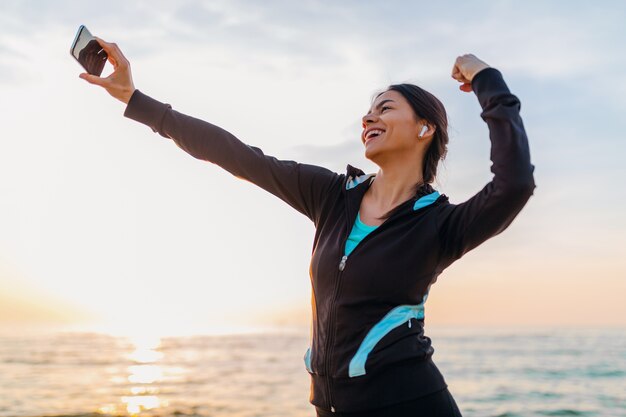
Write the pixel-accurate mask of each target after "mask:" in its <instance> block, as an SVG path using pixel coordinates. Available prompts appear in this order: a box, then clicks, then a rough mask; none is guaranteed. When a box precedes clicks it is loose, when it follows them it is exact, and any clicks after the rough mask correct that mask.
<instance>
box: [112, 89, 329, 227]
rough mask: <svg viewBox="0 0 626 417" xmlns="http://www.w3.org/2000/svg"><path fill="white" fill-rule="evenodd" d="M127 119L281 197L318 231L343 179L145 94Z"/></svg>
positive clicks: (134, 98) (133, 99) (130, 105)
mask: <svg viewBox="0 0 626 417" xmlns="http://www.w3.org/2000/svg"><path fill="white" fill-rule="evenodd" d="M124 116H125V117H127V118H130V119H132V120H135V121H138V122H140V123H143V124H145V125H147V126H149V127H150V128H151V129H152V130H153V131H154V132H156V133H158V134H160V135H161V136H163V137H165V138H169V139H172V140H173V141H174V142H175V143H176V145H178V147H179V148H181V149H183V150H184V151H185V152H187V153H189V154H190V155H191V156H193V157H195V158H197V159H201V160H204V161H208V162H211V163H213V164H217V165H218V166H220V167H222V168H224V169H225V170H226V171H228V172H230V173H231V174H233V175H234V176H236V177H238V178H240V179H243V180H246V181H249V182H251V183H253V184H256V185H257V186H259V187H261V188H263V189H265V190H266V191H268V192H270V193H272V194H274V195H275V196H277V197H279V198H280V199H282V200H283V201H285V202H286V203H288V204H289V205H290V206H291V207H293V208H295V209H296V210H298V211H299V212H300V213H302V214H304V215H306V216H307V217H308V218H309V219H311V221H313V222H314V223H315V225H316V226H317V224H318V222H319V216H320V213H321V205H322V204H323V201H324V199H325V198H326V196H327V195H328V193H329V192H330V190H331V188H332V186H333V185H334V184H336V183H337V180H339V179H340V178H339V177H340V176H339V174H337V173H335V172H332V171H330V170H329V169H326V168H324V167H320V166H316V165H309V164H302V163H298V162H295V161H289V160H279V159H276V158H275V157H273V156H269V155H265V154H264V153H263V151H262V150H261V149H259V148H257V147H254V146H250V145H247V144H245V143H243V142H242V141H241V140H239V139H238V138H236V137H235V136H234V135H232V134H231V133H229V132H227V131H226V130H224V129H222V128H220V127H218V126H215V125H213V124H211V123H208V122H205V121H203V120H200V119H197V118H194V117H192V116H188V115H185V114H182V113H180V112H178V111H176V110H173V109H172V106H171V105H170V104H167V103H162V102H160V101H158V100H155V99H153V98H152V97H149V96H147V95H145V94H143V93H142V92H141V91H139V90H135V92H134V93H133V95H132V96H131V98H130V100H129V102H128V104H127V106H126V110H125V111H124Z"/></svg>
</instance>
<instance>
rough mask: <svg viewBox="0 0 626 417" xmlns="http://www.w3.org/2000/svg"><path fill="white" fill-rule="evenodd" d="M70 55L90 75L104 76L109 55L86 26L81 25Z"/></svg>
mask: <svg viewBox="0 0 626 417" xmlns="http://www.w3.org/2000/svg"><path fill="white" fill-rule="evenodd" d="M70 54H72V56H73V57H74V58H75V59H76V60H77V61H78V63H79V64H80V65H82V66H83V68H85V70H86V71H87V72H88V73H89V74H93V75H97V76H98V77H99V76H100V74H102V70H103V69H104V64H106V62H107V59H108V55H107V53H106V52H105V51H104V49H102V47H101V46H100V44H99V43H98V41H97V40H96V38H94V36H93V35H92V34H91V32H89V31H88V30H87V28H86V27H85V25H80V27H79V28H78V31H77V32H76V37H75V38H74V42H73V43H72V47H71V48H70Z"/></svg>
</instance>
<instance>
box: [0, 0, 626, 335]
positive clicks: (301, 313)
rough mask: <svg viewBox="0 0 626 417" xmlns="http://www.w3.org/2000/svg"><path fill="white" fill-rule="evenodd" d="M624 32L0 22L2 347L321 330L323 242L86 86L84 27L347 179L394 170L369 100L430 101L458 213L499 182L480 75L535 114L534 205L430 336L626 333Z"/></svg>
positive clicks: (422, 22)
mask: <svg viewBox="0 0 626 417" xmlns="http://www.w3.org/2000/svg"><path fill="white" fill-rule="evenodd" d="M625 20H626V6H624V4H623V3H622V2H618V1H614V2H610V1H609V2H603V3H601V5H598V4H594V5H592V4H591V3H588V2H572V1H553V2H541V1H529V2H514V1H475V2H461V1H454V2H451V1H448V2H414V1H394V0H389V1H386V2H384V4H381V3H380V2H373V1H371V2H370V1H341V2H331V1H298V2H290V1H258V0H256V1H253V0H250V1H231V0H228V1H226V0H223V1H195V0H194V1H191V0H190V1H177V2H171V1H154V0H150V1H148V0H141V1H121V0H112V1H109V2H107V4H106V7H105V6H104V3H102V2H94V1H67V0H61V1H54V2H53V1H10V0H9V1H3V2H2V3H1V4H0V89H1V90H0V91H1V94H0V114H1V115H2V116H0V117H1V121H2V127H3V129H2V135H1V136H0V196H1V197H0V329H2V328H7V329H8V328H16V327H17V328H19V329H23V328H26V327H27V326H34V327H37V326H39V327H42V328H50V327H51V326H86V327H89V328H96V327H97V326H103V327H105V328H108V329H115V330H118V331H124V330H128V331H132V329H136V328H139V327H141V328H146V327H150V328H153V329H154V331H158V332H161V333H163V334H166V333H174V332H188V333H194V332H209V331H216V330H215V329H220V328H221V329H223V328H233V327H234V326H265V325H280V326H287V325H289V326H292V325H293V326H304V327H307V326H308V325H309V323H310V319H311V312H310V308H311V306H310V292H311V284H310V278H309V261H310V253H311V249H312V242H313V236H314V232H315V230H314V226H313V224H312V223H311V222H310V220H309V219H307V218H306V217H305V216H303V215H302V214H300V213H299V212H297V211H295V210H294V209H292V208H291V207H289V206H288V205H286V204H285V203H284V202H282V201H281V200H279V199H278V198H276V197H274V196H273V195H271V194H269V193H267V192H265V191H264V190H262V189H260V188H258V187H256V186H255V185H254V184H251V183H248V182H246V181H243V180H240V179H238V178H235V177H234V176H232V175H230V174H229V173H228V172H226V171H224V170H223V169H221V168H220V167H219V166H217V165H214V164H212V163H209V162H205V161H200V160H197V159H195V158H193V157H192V156H190V155H189V154H187V153H185V152H184V151H183V150H182V149H180V148H178V147H177V146H176V145H175V144H174V142H173V141H172V140H170V139H167V138H164V137H162V136H160V135H158V134H156V133H154V132H153V131H152V130H151V129H150V128H148V127H147V126H145V125H142V124H139V123H137V122H135V121H133V120H130V119H128V118H125V117H124V116H123V113H124V110H125V104H124V103H122V102H120V101H118V100H116V99H114V98H113V97H111V96H110V95H108V94H107V92H106V91H105V90H103V89H102V88H100V87H98V86H95V85H91V84H88V83H87V82H85V81H84V80H82V79H80V78H78V75H79V74H80V73H81V72H83V69H82V67H80V65H79V64H78V62H76V61H75V60H74V58H72V56H71V55H70V53H69V49H70V46H71V43H72V41H73V39H74V36H75V33H76V31H77V29H78V26H79V25H81V24H84V25H86V26H87V28H88V29H89V30H90V31H91V32H92V33H93V34H95V35H96V36H99V37H100V38H102V39H104V40H105V41H108V42H115V43H117V44H118V46H119V47H120V49H121V50H122V52H123V53H124V55H125V56H126V57H127V59H128V60H129V61H130V63H131V70H132V75H133V80H134V83H135V87H136V88H138V89H140V90H141V91H142V92H144V93H145V94H148V95H149V96H151V97H153V98H155V99H157V100H160V101H162V102H166V103H169V104H171V105H172V106H173V108H174V109H176V110H177V111H180V112H182V113H185V114H189V115H192V116H194V117H197V118H200V119H203V120H206V121H209V122H211V123H214V124H217V125H218V126H221V127H223V128H225V129H226V130H228V131H230V132H231V133H233V134H234V135H235V136H237V137H238V138H239V139H241V140H242V141H244V142H245V143H248V144H251V145H254V146H257V147H259V148H261V149H262V150H263V151H264V152H265V153H266V154H267V155H272V156H276V157H278V158H279V159H284V160H296V161H299V162H303V163H310V164H317V165H322V166H325V167H327V168H329V169H332V170H334V171H335V172H338V173H344V172H345V169H346V165H347V164H351V165H353V166H357V167H360V168H361V169H363V170H364V171H365V172H376V171H377V169H378V168H377V166H376V165H374V164H373V163H372V162H371V161H369V160H367V159H366V158H365V157H364V149H363V145H362V143H361V142H360V132H361V118H362V116H363V115H364V114H365V112H366V110H367V109H368V108H369V105H370V99H371V97H372V95H373V94H374V93H376V92H378V91H381V90H382V89H384V88H385V87H386V86H388V85H389V84H392V83H399V82H410V83H414V84H417V85H420V86H421V87H422V88H425V89H426V90H428V91H430V92H431V93H433V94H434V95H435V96H437V97H438V98H439V99H440V100H441V101H442V102H443V103H444V105H445V107H446V110H447V113H448V119H449V123H450V129H449V134H450V144H449V147H448V155H447V157H446V159H445V161H444V162H443V163H442V164H440V167H439V171H438V178H437V180H436V181H435V183H434V184H433V186H434V188H435V189H437V190H438V191H439V192H440V193H444V194H446V195H448V196H449V198H450V201H451V202H452V203H461V202H463V201H465V200H466V199H468V198H470V197H471V196H472V195H474V194H475V193H476V192H478V191H479V190H481V189H482V188H483V186H484V185H485V184H486V183H487V182H489V181H490V180H491V179H492V176H493V174H492V173H491V171H490V166H491V161H490V159H489V151H490V141H489V132H488V129H487V125H486V123H485V122H484V121H483V120H482V119H481V118H480V112H481V108H480V104H479V103H478V100H477V99H476V96H475V95H474V94H473V93H470V94H468V93H465V92H462V91H460V90H459V88H458V86H459V83H458V82H457V81H455V80H453V79H452V78H451V76H450V74H451V70H452V67H453V64H454V61H455V59H456V58H457V56H459V55H463V54H466V53H472V54H474V55H476V56H477V57H478V58H480V59H481V60H483V61H485V62H486V63H488V64H489V65H490V66H492V67H495V68H497V69H499V70H500V71H501V72H502V74H503V76H504V79H505V81H506V83H507V85H508V86H509V88H510V90H511V92H512V93H513V94H515V95H516V96H517V97H518V98H519V99H520V101H521V103H522V104H521V116H522V119H523V122H524V126H525V128H526V131H527V134H528V137H529V143H530V151H531V162H532V163H533V165H535V171H534V175H535V183H536V185H537V187H536V189H535V191H534V195H533V196H532V197H531V198H530V200H529V202H528V203H527V205H526V206H525V207H524V209H523V210H522V212H521V213H520V215H519V216H518V217H517V218H516V219H515V221H514V222H513V223H512V224H511V225H510V226H509V228H508V229H507V230H506V231H505V232H503V233H502V234H500V235H498V236H495V237H493V238H491V239H490V240H488V241H487V242H485V243H484V244H482V245H481V246H480V247H478V248H476V249H474V250H473V251H471V252H469V253H467V254H466V255H465V256H464V257H463V258H462V259H460V260H458V261H457V262H456V263H454V264H453V265H452V266H450V267H449V268H448V269H447V270H446V271H444V273H443V274H442V275H441V276H440V277H439V278H438V280H437V283H436V284H435V286H433V288H432V289H431V292H430V295H429V298H428V302H427V305H426V325H427V327H428V326H444V325H460V326H544V325H557V326H580V325H589V326H624V325H626V304H625V303H623V299H624V295H626V283H625V279H624V278H625V277H626V260H625V258H626V256H625V255H626V252H625V248H626V245H625V243H626V242H625V238H624V231H626V227H625V226H626V220H624V215H623V213H625V212H626V192H625V189H626V187H624V180H626V168H625V165H624V163H623V160H624V156H626V141H624V139H623V132H624V130H625V128H626V118H625V117H624V116H623V115H624V114H625V112H626V100H624V96H625V95H626V71H625V70H624V68H626V54H624V49H623V39H625V38H626V33H625V32H626V28H625V27H624V25H623V22H624V21H625ZM112 70H113V68H112V66H111V65H110V64H107V66H106V67H105V69H104V73H103V76H107V75H108V74H110V73H111V72H112ZM107 326H108V327H107ZM112 331H113V330H112Z"/></svg>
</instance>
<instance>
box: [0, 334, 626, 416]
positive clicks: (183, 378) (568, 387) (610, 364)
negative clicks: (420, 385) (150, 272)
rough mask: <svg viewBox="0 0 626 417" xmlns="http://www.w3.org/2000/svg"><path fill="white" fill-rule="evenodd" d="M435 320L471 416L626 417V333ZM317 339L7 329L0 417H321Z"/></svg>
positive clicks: (441, 360) (446, 371)
mask: <svg viewBox="0 0 626 417" xmlns="http://www.w3.org/2000/svg"><path fill="white" fill-rule="evenodd" d="M430 327H431V328H429V326H428V324H427V325H426V335H427V336H429V337H430V338H431V339H432V343H433V347H434V349H435V353H434V355H433V360H434V362H435V364H436V365H437V366H438V367H439V369H440V370H441V372H442V373H443V375H444V377H445V379H446V381H447V383H448V389H449V390H450V392H451V393H452V395H453V397H454V398H455V400H456V402H457V404H458V406H459V408H460V410H461V412H462V414H463V416H465V417H539V416H590V417H591V416H598V417H600V416H602V417H618V416H619V417H624V416H626V328H619V327H604V328H598V327H571V326H570V327H542V328H537V327H516V328H512V327H506V328H504V327H475V326H430ZM308 336H309V328H308V327H304V328H303V327H276V328H267V327H266V328H262V329H256V330H254V329H253V330H250V329H248V330H245V331H241V332H236V331H235V332H226V333H223V334H195V335H177V336H159V335H156V334H154V332H153V333H152V334H150V333H146V334H141V332H139V333H135V334H130V335H119V334H118V335H114V334H107V333H103V332H94V331H84V330H81V331H76V330H55V331H37V332H23V331H11V332H4V333H0V417H40V416H64V417H106V416H177V417H186V416H189V417H191V416H193V417H196V416H197V417H222V416H223V417H226V416H228V417H265V416H267V417H269V416H273V417H274V416H290V417H305V416H307V417H315V408H314V406H313V405H311V404H310V403H309V401H308V400H309V389H310V379H309V375H308V373H307V372H306V369H305V367H304V361H303V357H304V353H305V351H306V348H307V345H308Z"/></svg>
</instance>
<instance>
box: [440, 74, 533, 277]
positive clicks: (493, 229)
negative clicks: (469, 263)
mask: <svg viewBox="0 0 626 417" xmlns="http://www.w3.org/2000/svg"><path fill="white" fill-rule="evenodd" d="M453 77H454V75H453ZM454 78H457V79H458V80H459V81H462V82H465V84H464V85H462V86H461V87H460V88H461V90H463V91H469V89H468V86H471V90H473V91H474V92H475V93H476V96H477V97H478V101H479V102H480V105H481V107H482V109H483V111H482V113H481V114H480V116H481V118H482V119H483V120H484V121H485V122H486V123H487V126H488V128H489V138H490V140H491V161H492V162H493V163H492V165H491V172H493V174H494V177H493V179H492V180H491V181H490V182H489V183H487V185H485V186H484V187H483V189H482V190H480V191H479V192H478V193H476V194H475V195H474V196H472V197H471V198H470V199H468V200H467V201H465V202H463V203H461V204H449V205H445V206H443V207H442V209H441V211H440V212H439V215H438V228H439V236H440V242H441V245H440V260H439V266H438V270H439V271H442V270H443V269H445V268H446V267H448V266H449V265H450V264H452V263H453V262H454V261H455V260H457V259H459V258H461V257H462V256H463V255H464V254H465V253H467V252H468V251H470V250H472V249H474V248H475V247H477V246H478V245H480V244H481V243H483V242H484V241H486V240H487V239H489V238H491V237H493V236H495V235H497V234H499V233H501V232H502V231H504V230H505V229H506V228H507V227H508V226H509V225H510V224H511V222H512V221H513V219H515V217H516V216H517V215H518V214H519V212H520V211H521V210H522V208H523V207H524V205H525V204H526V202H527V201H528V200H529V199H530V197H531V196H532V195H533V193H534V189H535V188H536V186H535V181H534V177H533V171H534V168H535V167H534V165H533V164H531V162H530V151H529V147H528V138H527V137H526V131H525V130H524V125H523V123H522V118H521V117H520V108H521V104H520V101H519V99H518V98H517V97H516V96H515V95H513V94H511V92H510V91H509V89H508V87H507V85H506V83H505V82H504V79H503V78H502V73H501V72H500V71H499V70H497V69H495V68H492V67H487V68H484V69H481V70H480V71H479V72H477V73H476V74H475V76H473V77H472V78H469V79H464V80H463V79H461V78H462V77H461V76H460V75H459V74H457V77H454Z"/></svg>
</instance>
